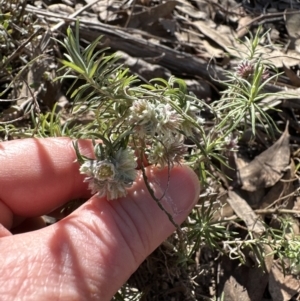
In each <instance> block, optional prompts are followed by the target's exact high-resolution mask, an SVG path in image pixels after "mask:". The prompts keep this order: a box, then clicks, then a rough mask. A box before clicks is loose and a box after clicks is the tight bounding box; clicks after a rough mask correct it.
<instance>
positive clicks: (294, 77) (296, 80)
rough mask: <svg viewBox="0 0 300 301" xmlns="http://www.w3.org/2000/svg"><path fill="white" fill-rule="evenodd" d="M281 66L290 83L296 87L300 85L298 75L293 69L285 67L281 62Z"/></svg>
mask: <svg viewBox="0 0 300 301" xmlns="http://www.w3.org/2000/svg"><path fill="white" fill-rule="evenodd" d="M282 67H283V70H284V72H285V74H286V76H287V77H288V78H289V79H290V81H291V83H292V84H293V85H294V86H296V87H300V77H299V76H298V75H297V74H296V73H295V72H294V71H293V70H291V69H290V68H289V67H287V66H286V65H285V64H284V63H283V62H282Z"/></svg>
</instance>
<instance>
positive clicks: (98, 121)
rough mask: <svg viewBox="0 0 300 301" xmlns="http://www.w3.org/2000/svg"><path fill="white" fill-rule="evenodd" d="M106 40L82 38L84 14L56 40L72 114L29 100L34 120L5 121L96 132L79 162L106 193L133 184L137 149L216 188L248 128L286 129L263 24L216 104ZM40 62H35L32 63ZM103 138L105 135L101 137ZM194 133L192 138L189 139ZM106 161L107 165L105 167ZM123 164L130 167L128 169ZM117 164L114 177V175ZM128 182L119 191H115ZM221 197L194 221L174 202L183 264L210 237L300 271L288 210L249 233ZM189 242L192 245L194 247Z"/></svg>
mask: <svg viewBox="0 0 300 301" xmlns="http://www.w3.org/2000/svg"><path fill="white" fill-rule="evenodd" d="M1 13H2V12H0V22H1V24H2V27H3V28H4V29H5V30H9V26H8V22H7V20H8V19H9V18H10V15H9V14H8V13H2V14H1ZM100 40H101V37H99V38H98V39H97V40H95V41H94V42H93V43H92V44H90V45H88V46H87V47H86V48H83V47H82V46H81V43H80V37H79V23H78V22H77V23H76V29H75V33H73V32H72V30H71V29H70V28H68V30H67V36H66V37H65V39H64V41H63V42H61V41H57V42H58V43H60V45H61V46H62V47H63V49H64V50H65V51H66V53H64V59H63V60H61V64H62V68H61V69H60V71H61V72H64V74H63V75H61V76H60V77H58V78H57V80H60V81H62V82H68V83H70V84H71V85H70V87H69V89H68V92H67V94H68V95H69V97H70V98H71V100H72V110H71V112H70V114H69V115H68V118H67V119H64V121H63V119H62V118H61V117H62V116H61V113H57V107H56V105H55V106H54V107H53V108H52V109H51V111H49V112H46V113H41V114H36V112H35V111H34V110H33V109H32V108H30V110H29V113H30V114H29V115H30V117H31V123H32V127H31V128H29V127H28V128H23V129H22V130H19V129H18V128H16V127H15V126H14V125H13V124H10V123H3V124H0V132H2V134H3V136H4V139H5V140H6V139H8V138H10V137H19V138H23V137H32V136H38V137H44V138H45V137H60V136H68V137H71V138H75V139H79V138H88V139H93V141H94V144H95V157H96V158H97V160H94V159H91V158H86V157H84V156H82V155H81V154H80V152H79V149H78V147H77V144H76V143H74V148H75V150H76V153H77V157H78V162H79V163H80V164H81V169H80V171H81V172H82V173H85V174H87V175H88V177H87V179H86V181H87V182H88V183H89V187H90V188H91V189H92V190H93V191H94V192H98V193H99V189H100V188H101V189H103V190H105V189H106V190H107V191H109V190H111V189H115V186H118V187H122V188H124V189H125V188H126V187H129V186H130V185H131V184H132V183H131V182H132V181H131V179H128V178H130V177H127V178H126V176H125V174H130V172H132V175H134V173H133V172H135V168H136V165H134V164H133V162H132V160H131V158H132V157H134V156H133V155H132V154H133V153H134V154H135V155H136V156H137V157H138V158H139V159H140V162H144V159H145V158H147V160H148V162H147V163H148V164H153V165H158V166H159V167H163V166H167V167H168V168H169V170H170V169H171V168H172V167H173V166H174V165H175V164H178V163H180V164H187V165H189V166H191V167H192V168H193V169H194V170H195V172H196V173H197V175H198V177H199V181H200V182H201V185H202V187H203V190H205V189H208V188H209V179H214V177H215V174H216V173H219V174H221V173H222V171H221V168H220V166H226V165H227V157H228V156H227V155H228V153H229V152H231V153H232V152H234V151H236V149H237V141H238V139H239V137H240V136H241V135H242V134H243V133H244V131H245V130H247V129H249V128H251V131H252V134H253V136H254V135H255V132H256V127H257V124H261V125H262V126H263V127H264V128H266V130H267V131H268V132H269V133H271V134H274V132H275V131H277V127H276V124H275V123H274V121H273V119H272V117H271V116H270V115H269V114H270V112H272V110H275V108H273V107H269V106H266V104H265V103H264V102H263V100H264V99H265V98H266V97H268V96H274V94H271V93H265V92H264V88H265V86H266V84H267V83H269V82H270V81H272V80H275V79H276V77H277V76H278V74H277V72H276V70H275V69H274V75H272V76H268V70H269V69H272V66H270V64H268V62H267V61H264V60H263V59H262V58H261V56H260V53H259V47H258V46H259V41H260V31H258V32H257V34H256V35H255V36H254V37H251V38H250V39H247V40H246V42H244V45H245V48H246V49H247V52H246V53H244V54H243V59H242V61H241V63H240V65H239V66H238V68H237V70H236V72H228V74H227V78H228V80H227V82H225V83H224V84H225V85H226V89H225V91H223V94H222V97H221V99H220V100H218V101H215V102H214V103H213V104H212V105H211V106H209V105H208V104H206V103H205V102H204V101H202V100H199V99H197V98H196V97H195V96H194V95H191V94H189V93H188V92H187V87H186V84H185V82H184V81H183V80H181V79H178V78H175V77H173V76H172V77H171V78H169V79H168V80H164V79H161V78H156V79H153V80H152V81H150V83H148V84H143V83H140V81H139V80H138V79H137V77H136V76H133V75H131V74H130V72H129V70H128V69H126V68H124V66H122V65H121V64H119V63H118V57H117V56H116V55H115V54H107V52H108V51H109V50H108V49H107V48H106V49H100V50H98V46H99V41H100ZM0 59H1V60H0V63H1V62H2V63H4V62H5V59H6V58H4V57H2V58H0ZM33 62H34V60H33V61H31V62H28V63H27V64H26V65H25V67H23V68H26V67H27V65H29V64H31V63H33ZM21 69H22V68H21ZM22 70H23V69H22ZM22 70H21V71H22ZM8 87H10V86H7V87H6V90H7V88H8ZM6 90H5V91H6ZM270 109H271V110H270ZM204 111H205V112H206V113H207V112H208V113H210V115H211V116H212V117H211V118H210V119H209V120H208V119H204V118H203V117H202V116H203V112H204ZM98 139H101V141H102V144H97V143H96V142H95V140H98ZM187 141H188V143H189V144H188V145H186V144H185V143H186V142H187ZM125 150H126V151H127V150H128V153H126V152H125ZM130 154H131V155H132V156H131V155H130ZM130 160H131V161H130ZM120 162H122V164H120ZM123 163H124V164H123ZM140 164H141V166H139V169H140V170H141V172H142V174H143V177H144V180H145V183H146V186H147V188H148V190H149V192H150V194H151V195H152V197H153V199H154V201H156V202H157V204H158V206H159V207H160V208H161V209H162V210H163V211H165V209H164V208H163V206H162V204H161V203H160V200H161V198H162V197H163V196H159V197H158V196H155V194H154V192H153V190H152V189H151V186H150V185H149V183H148V179H147V176H146V173H145V166H144V165H143V164H142V163H140ZM145 165H146V164H145ZM99 166H102V168H103V166H104V167H105V168H106V169H102V170H100V168H98V167H99ZM120 166H121V167H122V168H123V167H124V166H125V168H123V170H122V168H120ZM97 168H98V169H97ZM108 170H109V172H110V174H109V177H110V178H109V177H108V176H107V178H105V172H107V171H108ZM124 170H125V171H126V172H124ZM100 171H101V172H102V173H100ZM100 176H101V178H99V177H100ZM97 177H98V178H97ZM108 178H109V179H108ZM111 182H114V185H115V186H112V185H111ZM123 192H124V191H121V192H120V191H117V192H116V194H112V195H111V197H112V198H113V196H114V195H117V196H119V193H123ZM100 193H102V192H101V191H100ZM208 195H209V193H208ZM220 207H221V206H220V205H219V206H215V203H214V201H213V198H207V199H205V201H203V202H202V203H201V205H198V206H197V207H196V208H195V209H194V210H193V211H192V213H191V215H190V216H189V218H188V221H187V222H186V223H185V225H184V227H185V231H182V229H181V228H180V227H179V226H178V225H176V223H175V222H174V220H173V218H172V216H171V214H170V213H169V212H167V211H165V213H166V214H167V216H168V217H169V219H170V221H171V222H172V223H173V224H174V225H175V226H176V228H177V230H178V231H177V233H178V237H179V244H184V246H182V245H181V247H178V248H177V250H178V254H179V253H180V254H179V256H178V257H179V258H180V264H189V263H190V261H191V260H192V256H193V254H194V253H195V252H196V251H197V250H198V249H199V248H200V249H201V248H202V247H203V246H208V247H209V248H211V249H212V250H217V251H218V252H220V253H225V254H228V255H229V256H230V258H232V259H239V260H240V261H241V262H242V263H245V255H244V251H245V249H250V250H251V251H252V252H253V253H254V254H255V255H256V258H257V260H258V262H259V264H260V265H262V266H263V265H264V258H265V256H268V255H269V256H271V255H274V256H276V257H277V258H280V259H281V260H282V263H283V265H285V264H286V261H288V263H289V269H290V270H291V271H293V272H294V273H296V272H297V273H298V272H299V269H300V268H299V266H300V261H299V258H300V254H299V250H300V239H299V237H298V236H296V235H293V234H291V230H290V229H291V221H289V220H288V219H282V220H281V225H282V228H281V229H278V230H274V229H272V228H270V227H268V226H266V232H265V234H264V235H262V236H260V237H256V236H255V235H254V234H253V233H251V232H249V233H248V234H247V237H246V238H244V237H243V238H241V236H240V235H239V233H238V232H234V231H232V230H231V227H229V226H228V221H224V220H223V221H219V220H216V218H215V216H216V212H217V210H220ZM231 222H236V223H237V222H240V220H238V219H236V220H234V221H231ZM186 245H188V246H189V247H188V248H186V249H187V251H186V252H185V251H184V247H185V246H186ZM264 245H268V246H269V247H270V248H271V250H272V253H270V254H265V251H264V248H263V246H264ZM125 295H126V296H131V299H128V298H129V297H128V298H127V299H126V300H139V298H140V297H141V296H140V294H139V292H136V293H133V292H132V291H130V288H128V287H125V286H124V287H123V288H122V290H120V292H119V293H118V294H117V295H116V296H115V300H125V299H124V296H125Z"/></svg>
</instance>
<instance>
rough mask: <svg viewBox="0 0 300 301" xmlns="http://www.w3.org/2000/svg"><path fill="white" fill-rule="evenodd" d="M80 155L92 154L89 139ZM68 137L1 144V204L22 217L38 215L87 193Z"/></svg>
mask: <svg viewBox="0 0 300 301" xmlns="http://www.w3.org/2000/svg"><path fill="white" fill-rule="evenodd" d="M78 145H79V149H80V152H81V153H83V154H84V155H85V156H87V157H92V156H93V155H92V154H93V145H92V142H91V141H89V140H80V141H79V142H78ZM75 161H76V153H75V150H74V147H73V144H72V140H71V139H70V138H45V139H23V140H13V141H7V142H2V143H0V201H2V202H3V203H4V204H5V205H6V206H7V207H8V208H10V210H11V211H12V212H13V213H14V214H17V215H21V216H26V217H29V216H38V215H42V214H45V213H47V212H50V211H52V210H53V209H55V208H57V207H59V206H61V205H62V204H64V203H65V202H67V201H69V200H71V199H74V198H78V197H87V196H89V195H90V193H89V192H88V190H87V185H86V183H83V179H84V176H83V175H80V173H79V164H78V163H77V162H75Z"/></svg>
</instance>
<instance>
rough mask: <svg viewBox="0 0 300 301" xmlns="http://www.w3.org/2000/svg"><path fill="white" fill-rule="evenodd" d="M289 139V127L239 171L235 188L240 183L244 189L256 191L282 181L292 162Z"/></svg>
mask: <svg viewBox="0 0 300 301" xmlns="http://www.w3.org/2000/svg"><path fill="white" fill-rule="evenodd" d="M289 137H290V136H289V133H288V126H287V127H286V130H285V131H284V132H283V134H282V135H281V137H280V138H279V140H277V141H276V142H275V143H274V144H273V145H272V146H271V147H269V148H268V149H267V150H265V151H264V152H262V153H261V154H260V155H258V156H257V157H255V159H254V160H253V161H251V162H250V163H249V164H248V165H247V166H245V167H243V168H241V169H240V170H239V171H238V177H239V179H238V180H236V181H235V183H234V186H235V185H236V184H237V183H238V182H239V184H241V188H242V189H244V190H247V191H256V190H257V189H260V188H266V187H271V186H273V185H274V184H275V183H276V182H277V181H278V180H279V179H281V177H282V176H283V174H284V172H285V171H286V170H287V168H288V166H289V162H290V145H289Z"/></svg>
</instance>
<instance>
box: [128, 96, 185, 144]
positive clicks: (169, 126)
mask: <svg viewBox="0 0 300 301" xmlns="http://www.w3.org/2000/svg"><path fill="white" fill-rule="evenodd" d="M130 110H131V113H130V117H129V123H130V124H131V125H134V128H135V132H136V133H137V135H138V136H139V137H141V138H143V137H145V136H154V135H155V134H159V135H160V134H166V133H167V132H170V131H175V130H176V129H178V128H179V126H180V124H181V122H182V121H183V119H182V117H181V116H180V115H179V114H178V113H177V112H176V111H175V110H174V109H173V108H172V107H171V105H170V104H168V103H156V104H154V103H150V102H149V101H147V100H146V99H139V100H136V101H134V102H133V104H132V106H131V108H130Z"/></svg>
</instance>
